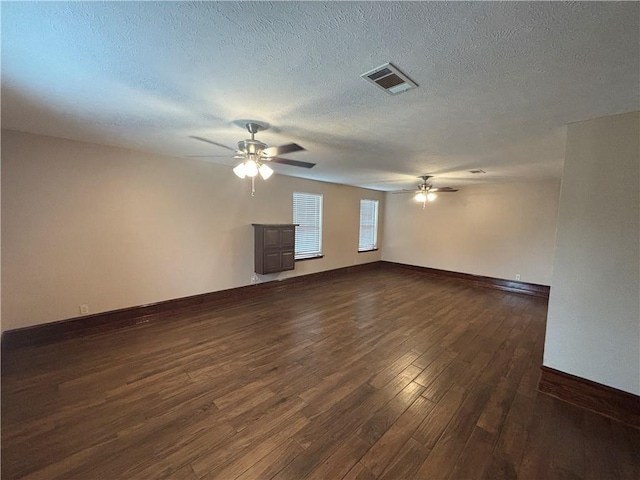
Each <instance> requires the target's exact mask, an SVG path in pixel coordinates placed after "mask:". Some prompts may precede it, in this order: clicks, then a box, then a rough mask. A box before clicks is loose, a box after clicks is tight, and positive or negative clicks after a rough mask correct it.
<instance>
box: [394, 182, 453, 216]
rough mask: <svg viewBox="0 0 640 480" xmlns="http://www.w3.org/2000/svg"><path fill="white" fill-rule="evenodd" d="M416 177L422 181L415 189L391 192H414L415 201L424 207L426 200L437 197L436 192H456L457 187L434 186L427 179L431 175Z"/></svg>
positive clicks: (432, 199)
mask: <svg viewBox="0 0 640 480" xmlns="http://www.w3.org/2000/svg"><path fill="white" fill-rule="evenodd" d="M418 178H421V179H422V183H420V184H418V189H417V190H400V191H397V192H391V193H412V194H415V197H413V198H414V199H415V201H416V202H420V203H422V208H425V206H426V205H427V202H432V201H434V200H435V199H436V198H437V195H436V193H453V192H457V191H458V189H457V188H451V187H434V186H433V185H432V184H430V183H429V179H430V178H433V175H420V176H419V177H418Z"/></svg>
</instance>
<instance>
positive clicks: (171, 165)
mask: <svg viewBox="0 0 640 480" xmlns="http://www.w3.org/2000/svg"><path fill="white" fill-rule="evenodd" d="M2 169H3V172H2V203H1V205H2V217H1V218H2V261H3V265H2V293H3V300H4V301H3V303H2V320H3V321H2V329H3V330H9V329H14V328H18V327H25V326H29V325H35V324H41V323H46V322H52V321H55V320H61V319H66V318H72V317H76V316H78V315H79V310H78V308H79V305H80V304H88V305H89V308H90V313H98V312H103V311H108V310H113V309H118V308H123V307H130V306H135V305H143V304H148V303H153V302H158V301H162V300H167V299H172V298H179V297H184V296H189V295H196V294H199V293H205V292H212V291H217V290H223V289H228V288H233V287H238V286H241V285H247V284H250V283H251V278H252V274H253V228H252V227H251V223H291V221H292V193H293V192H294V191H302V192H310V193H321V194H323V195H324V235H323V250H324V254H325V257H324V258H323V259H320V260H310V261H305V262H301V263H298V264H297V265H296V269H295V271H294V272H287V273H286V274H284V273H283V274H276V275H270V276H262V277H261V278H260V281H266V280H271V279H274V278H283V277H285V276H291V275H304V274H309V273H313V272H318V271H323V270H330V269H334V268H339V267H344V266H348V265H353V264H356V263H366V262H371V261H376V260H379V259H380V252H372V253H364V254H358V253H357V247H358V222H359V208H360V199H361V198H371V199H378V200H381V201H382V200H383V199H384V195H383V194H382V193H380V192H375V191H371V190H365V189H359V188H354V187H348V186H343V185H335V184H329V183H322V182H314V181H309V180H302V179H296V178H293V177H286V176H282V175H274V176H273V177H272V178H271V179H269V181H267V182H263V181H259V182H257V192H256V196H255V197H253V198H252V197H251V194H250V185H249V182H248V181H246V180H245V181H243V180H240V179H238V178H236V177H235V176H234V175H233V173H232V172H231V169H230V168H229V167H225V166H220V165H213V164H211V163H207V162H201V161H195V160H188V159H177V158H168V157H161V156H154V155H150V154H144V153H140V152H134V151H129V150H124V149H118V148H112V147H105V146H99V145H94V144H89V143H82V142H75V141H70V140H63V139H57V138H52V137H45V136H39V135H31V134H24V133H18V132H13V131H3V132H2ZM383 211H384V206H383V205H381V216H382V212H383ZM380 233H382V232H380Z"/></svg>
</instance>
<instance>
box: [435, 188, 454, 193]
mask: <svg viewBox="0 0 640 480" xmlns="http://www.w3.org/2000/svg"><path fill="white" fill-rule="evenodd" d="M429 191H430V192H434V193H435V192H438V193H447V192H457V191H458V189H457V188H451V187H440V188H432V189H431V190H429Z"/></svg>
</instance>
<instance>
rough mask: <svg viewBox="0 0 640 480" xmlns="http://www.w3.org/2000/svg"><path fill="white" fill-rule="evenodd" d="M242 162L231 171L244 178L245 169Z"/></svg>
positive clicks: (245, 174)
mask: <svg viewBox="0 0 640 480" xmlns="http://www.w3.org/2000/svg"><path fill="white" fill-rule="evenodd" d="M246 170H247V169H246V167H245V165H244V163H240V164H239V165H237V166H236V167H235V168H234V169H233V173H235V174H236V175H237V176H238V177H240V178H244V177H246V176H247V171H246Z"/></svg>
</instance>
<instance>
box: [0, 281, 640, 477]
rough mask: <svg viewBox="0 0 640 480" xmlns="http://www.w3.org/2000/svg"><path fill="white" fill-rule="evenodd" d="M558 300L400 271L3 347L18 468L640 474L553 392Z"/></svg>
mask: <svg viewBox="0 0 640 480" xmlns="http://www.w3.org/2000/svg"><path fill="white" fill-rule="evenodd" d="M545 317H546V300H544V299H541V298H535V297H528V296H523V295H518V294H512V293H506V292H501V291H497V290H490V289H484V288H474V287H470V286H468V285H465V284H463V283H457V282H455V281H447V280H442V279H437V278H432V277H429V276H422V275H420V274H417V273H414V272H411V271H401V270H398V271H396V270H393V269H381V270H371V271H362V272H354V273H348V274H344V275H342V276H340V277H338V278H336V279H332V280H329V279H327V280H324V281H321V282H317V283H309V284H304V283H303V284H298V285H294V286H292V287H290V288H287V289H281V290H277V291H274V292H273V293H272V294H270V296H268V297H263V298H259V299H252V300H247V301H244V302H240V303H236V304H230V305H226V306H223V307H216V308H212V307H207V306H200V307H198V308H190V309H184V310H182V311H176V312H174V313H172V314H170V315H165V316H164V317H163V318H160V319H158V320H157V321H154V322H152V323H149V324H145V325H140V326H138V327H135V328H130V329H127V330H121V331H115V332H110V333H105V334H102V335H97V336H93V337H87V338H84V339H75V340H69V341H65V342H62V343H58V344H54V345H47V346H41V347H31V348H24V349H20V350H6V351H3V352H2V355H3V356H2V370H3V373H2V478H3V479H6V480H9V479H15V478H22V477H26V478H42V479H56V478H60V479H82V480H88V479H144V478H175V479H199V478H204V479H214V478H220V479H243V480H248V479H271V478H274V479H295V480H300V479H304V478H313V479H350V480H351V479H376V478H380V479H445V478H454V479H457V478H461V479H463V478H487V479H498V478H526V479H553V478H584V479H613V478H625V479H634V480H637V479H638V478H639V477H640V432H639V431H638V430H634V429H632V428H630V427H626V426H624V425H622V424H620V423H616V422H614V421H611V420H609V419H607V418H605V417H601V416H598V415H596V414H592V413H590V412H588V411H585V410H581V409H578V408H575V407H572V406H570V405H568V404H564V403H562V402H560V401H558V400H555V399H553V398H551V397H548V396H545V395H542V394H539V393H538V392H537V391H536V385H537V382H538V378H539V369H540V365H541V361H542V348H543V341H544V329H545Z"/></svg>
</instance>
